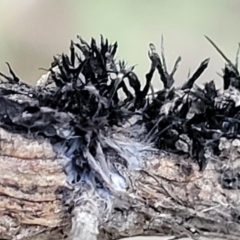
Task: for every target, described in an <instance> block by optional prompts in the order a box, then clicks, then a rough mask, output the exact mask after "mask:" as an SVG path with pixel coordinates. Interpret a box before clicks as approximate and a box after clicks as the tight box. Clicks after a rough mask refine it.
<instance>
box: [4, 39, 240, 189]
mask: <svg viewBox="0 0 240 240" xmlns="http://www.w3.org/2000/svg"><path fill="white" fill-rule="evenodd" d="M116 50H117V43H115V44H113V45H111V44H109V43H108V41H107V40H104V39H103V37H101V43H100V45H99V46H98V45H97V44H96V41H95V40H94V39H92V41H91V43H90V44H88V43H87V42H85V41H84V40H82V39H81V38H80V37H79V43H73V42H71V46H70V56H67V55H65V54H63V55H61V56H58V57H56V58H54V62H53V63H52V65H51V68H50V75H49V76H48V78H47V81H46V82H45V83H44V84H42V85H39V86H36V87H33V86H30V85H28V84H26V83H24V82H22V81H21V80H20V79H19V78H18V77H16V76H15V74H14V73H13V72H12V70H11V68H10V66H9V65H8V67H9V70H10V73H11V77H8V76H5V75H4V74H1V76H2V77H4V81H2V82H1V83H0V104H1V108H0V126H1V127H3V128H6V129H7V130H9V131H12V132H17V133H22V134H26V135H29V134H31V135H32V134H33V135H34V136H36V137H38V136H43V137H45V138H48V139H50V140H51V142H52V143H53V145H54V146H55V147H56V148H57V149H58V151H61V152H62V153H63V154H64V156H65V157H66V159H68V160H66V161H67V163H68V164H66V171H67V172H68V175H69V176H71V177H70V182H71V183H77V182H81V181H89V180H90V181H91V182H92V183H94V184H95V186H97V187H99V188H103V187H107V188H108V189H110V190H113V189H114V186H115V187H116V186H118V187H120V188H122V187H124V181H122V180H121V179H120V176H118V178H117V179H118V180H114V177H115V175H117V173H118V171H117V170H118V168H117V166H118V167H119V165H121V166H123V167H125V168H129V167H133V168H135V169H136V168H139V166H140V165H141V163H140V162H139V158H138V157H139V155H140V154H141V152H142V151H145V150H147V149H148V148H149V149H153V148H154V147H155V148H158V149H160V150H164V151H167V152H172V153H175V154H185V155H187V156H189V157H191V158H193V159H194V160H196V161H197V163H198V164H199V167H200V170H203V169H204V168H205V166H206V163H207V160H206V158H205V151H206V150H207V149H208V150H209V149H210V150H211V151H213V153H214V154H218V152H219V149H218V143H219V139H220V138H221V137H226V138H239V136H240V135H239V133H240V114H239V109H240V104H239V103H240V102H239V101H238V100H237V99H236V96H237V95H239V90H240V84H239V80H240V77H239V73H238V70H237V66H236V65H234V64H232V63H231V62H230V61H229V60H227V65H226V67H225V69H224V76H223V80H224V92H222V93H220V92H219V90H217V89H216V87H215V84H214V82H213V81H211V82H209V83H206V84H205V85H204V87H203V88H200V87H198V86H197V85H194V83H195V81H196V80H197V79H198V78H199V76H200V75H201V74H202V73H203V71H204V70H205V69H206V67H207V65H208V62H209V60H208V59H206V60H204V61H203V62H202V63H201V64H200V66H199V67H198V69H197V70H196V72H195V73H194V74H193V75H192V76H191V77H190V78H189V79H187V81H185V83H184V84H183V86H182V87H180V88H175V87H174V78H173V77H174V73H175V72H176V70H177V67H178V64H179V62H180V60H181V59H180V58H178V59H177V61H176V63H175V66H174V68H173V71H172V72H171V73H168V72H167V69H166V64H165V59H164V54H163V48H162V54H161V58H160V57H159V55H158V54H157V52H156V49H155V47H154V45H153V44H150V51H149V57H150V60H151V68H150V71H149V72H148V73H147V74H146V83H145V85H144V86H143V87H142V86H141V84H140V81H139V79H138V77H137V76H136V74H135V73H134V72H133V68H127V67H126V64H125V63H124V62H123V61H119V62H117V61H116V60H115V53H116ZM221 54H222V53H221ZM155 70H157V71H158V73H159V75H160V79H161V81H162V82H163V86H164V88H163V89H162V90H161V91H159V92H153V89H152V88H151V79H152V76H153V74H154V72H155ZM150 89H151V90H152V91H149V90H150ZM119 90H122V92H123V93H124V94H123V95H124V96H122V97H120V96H119ZM149 92H150V93H149ZM133 119H135V121H133ZM128 121H130V122H132V123H133V124H132V125H131V124H128ZM123 128H127V129H123ZM140 129H143V130H140ZM127 130H128V132H127ZM118 131H121V132H123V134H122V135H121V136H122V137H123V139H119V138H115V137H114V133H116V132H118ZM111 154H112V155H113V156H114V160H113V161H111V159H113V158H111ZM109 156H110V157H109Z"/></svg>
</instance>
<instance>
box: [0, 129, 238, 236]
mask: <svg viewBox="0 0 240 240" xmlns="http://www.w3.org/2000/svg"><path fill="white" fill-rule="evenodd" d="M0 137H1V141H0V146H1V151H0V153H1V157H0V161H1V168H0V171H1V172H0V191H1V195H0V197H1V201H0V204H1V207H0V209H1V211H0V215H1V223H0V226H1V229H0V236H1V239H64V238H65V237H67V236H68V234H69V232H70V234H69V236H71V237H69V239H74V240H75V239H89V240H90V239H119V238H122V237H130V236H136V235H146V236H150V235H171V234H174V235H177V236H191V237H192V238H193V239H197V238H198V237H199V236H206V237H209V238H210V239H211V238H213V237H218V238H219V239H220V238H223V239H239V237H240V224H239V215H238V209H239V194H238V191H237V190H226V189H223V188H222V187H221V184H220V183H219V181H218V178H219V173H218V172H217V170H216V169H215V167H214V164H213V163H211V162H210V163H209V164H208V166H207V168H206V170H205V171H204V172H199V170H198V167H197V165H196V164H194V163H193V162H192V161H191V160H189V161H188V160H187V159H181V158H179V156H174V155H170V154H167V153H161V154H156V153H155V154H150V155H149V157H148V159H147V161H146V162H145V166H144V168H143V169H142V170H141V171H133V172H130V171H129V172H125V174H128V176H129V178H130V180H131V187H129V189H128V190H127V191H126V194H127V195H128V197H129V201H130V206H129V207H123V208H122V209H119V208H117V209H114V210H113V211H112V212H111V214H110V215H109V216H108V217H107V219H101V217H102V216H101V215H99V214H98V212H101V210H100V211H99V210H98V207H99V206H98V202H96V201H95V197H94V192H91V191H86V192H84V191H83V194H82V195H81V198H79V200H78V201H75V205H73V204H72V203H73V200H74V193H75V192H77V191H79V189H77V188H76V189H70V187H69V186H68V185H67V183H66V176H65V174H64V171H63V168H62V165H61V158H60V157H58V156H57V154H56V153H54V151H53V149H52V147H51V145H50V144H49V143H48V142H47V141H46V140H36V139H32V138H29V139H27V138H26V137H23V136H21V135H18V134H13V133H9V132H7V131H5V130H3V129H0ZM236 145H237V144H236V141H235V143H234V146H235V147H233V148H234V149H235V150H234V149H230V150H229V149H228V150H226V154H227V153H228V152H227V151H232V156H233V158H231V155H229V162H231V164H233V163H235V165H236V164H239V163H238V161H237V160H236V159H234V158H236V156H234V154H233V153H234V152H235V153H236V152H237V151H236V149H238V146H236ZM224 146H229V147H230V146H232V145H231V144H229V142H228V144H226V143H225V145H224ZM111 201H114V198H112V200H111ZM76 202H78V204H76ZM72 208H73V209H72ZM76 233H77V235H76ZM31 237H32V238H31ZM37 237H38V238H37Z"/></svg>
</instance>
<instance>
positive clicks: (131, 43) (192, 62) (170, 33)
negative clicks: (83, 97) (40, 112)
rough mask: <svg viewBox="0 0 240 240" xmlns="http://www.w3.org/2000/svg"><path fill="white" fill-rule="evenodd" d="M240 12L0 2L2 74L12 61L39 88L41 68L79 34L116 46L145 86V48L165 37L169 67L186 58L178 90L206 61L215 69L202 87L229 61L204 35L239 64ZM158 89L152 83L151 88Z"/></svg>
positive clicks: (186, 0)
mask: <svg viewBox="0 0 240 240" xmlns="http://www.w3.org/2000/svg"><path fill="white" fill-rule="evenodd" d="M239 8H240V2H239V0H231V1H229V0H198V1H191V0H179V1H174V0H152V1H146V0H145V1H144V0H141V1H137V0H131V1H129V0H121V1H113V0H105V1H96V0H88V1H80V0H68V1H64V0H51V1H49V0H41V1H36V0H21V1H16V0H1V2H0V70H1V71H5V69H6V67H5V62H6V61H8V62H10V63H11V65H12V67H13V68H14V69H15V71H16V73H17V74H18V75H19V76H20V77H21V78H23V79H24V80H26V81H28V82H32V83H34V82H35V81H36V80H37V79H38V78H39V77H40V75H41V74H42V73H43V71H41V70H38V68H39V67H43V68H47V67H48V66H49V64H50V62H51V60H52V56H53V55H55V54H58V53H62V52H64V51H68V46H69V44H70V39H72V38H73V39H76V35H77V34H79V35H81V36H83V37H84V38H85V39H90V37H95V38H98V36H99V35H100V34H101V33H102V34H103V35H104V36H105V37H108V38H109V39H110V41H112V42H113V41H115V40H117V41H118V43H119V51H118V53H117V55H118V56H119V57H120V58H123V59H125V60H126V61H128V62H129V65H135V64H138V65H137V66H136V72H137V73H138V74H139V76H141V77H142V79H144V75H145V73H146V71H147V69H148V67H149V65H150V62H149V59H148V57H147V49H148V45H149V43H150V42H153V43H154V44H155V45H156V46H157V47H158V48H160V39H161V34H163V35H164V46H165V55H166V57H167V63H168V66H169V68H170V67H172V65H173V63H174V60H175V59H176V58H177V57H178V55H181V56H182V58H183V61H182V62H181V65H180V68H179V71H178V73H177V77H176V78H177V83H179V82H183V81H184V80H186V76H187V74H188V71H189V68H190V69H191V72H193V71H194V70H195V69H196V68H197V66H198V63H199V61H201V60H202V59H205V58H207V57H210V58H211V61H210V67H209V69H208V70H207V71H206V72H205V73H204V74H203V76H202V80H203V81H204V79H205V80H208V79H212V78H215V79H216V78H218V76H217V74H216V71H220V68H222V67H223V66H224V62H223V59H222V58H221V57H220V56H219V55H218V54H217V53H216V51H215V50H214V49H213V48H212V46H210V44H209V43H208V42H207V41H206V40H205V39H204V37H203V36H204V35H208V36H209V37H211V38H212V39H213V40H214V41H215V42H216V43H217V45H218V46H219V47H220V48H221V49H222V50H223V51H224V53H225V54H226V55H227V56H229V58H231V59H234V57H235V52H236V49H237V44H238V42H239V41H240V31H239V30H238V25H239V22H240V15H239ZM158 43H159V44H158ZM206 78H207V79H206ZM159 84H160V81H159V80H158V78H155V80H154V85H155V86H159Z"/></svg>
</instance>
